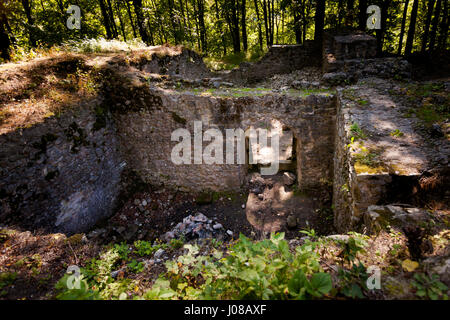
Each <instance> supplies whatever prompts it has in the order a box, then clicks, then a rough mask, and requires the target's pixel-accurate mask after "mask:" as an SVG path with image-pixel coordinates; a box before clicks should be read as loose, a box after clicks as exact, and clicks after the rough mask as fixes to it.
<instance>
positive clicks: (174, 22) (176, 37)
mask: <svg viewBox="0 0 450 320" xmlns="http://www.w3.org/2000/svg"><path fill="white" fill-rule="evenodd" d="M199 1H200V0H199ZM167 4H168V7H169V16H170V23H171V25H172V32H173V38H174V40H175V44H176V45H177V44H178V43H179V42H180V35H179V31H178V30H177V24H178V23H177V18H176V17H175V14H174V10H173V8H174V3H173V0H167Z"/></svg>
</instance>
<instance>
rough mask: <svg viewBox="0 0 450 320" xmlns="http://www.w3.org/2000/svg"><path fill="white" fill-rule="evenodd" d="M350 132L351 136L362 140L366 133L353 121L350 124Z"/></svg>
mask: <svg viewBox="0 0 450 320" xmlns="http://www.w3.org/2000/svg"><path fill="white" fill-rule="evenodd" d="M350 134H351V137H354V138H355V139H360V140H364V139H366V138H367V135H366V134H365V133H364V131H363V130H362V129H361V128H360V126H359V125H358V124H357V123H356V122H353V123H352V125H351V126H350Z"/></svg>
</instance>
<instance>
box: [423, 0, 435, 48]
mask: <svg viewBox="0 0 450 320" xmlns="http://www.w3.org/2000/svg"><path fill="white" fill-rule="evenodd" d="M435 2H436V0H429V2H428V10H427V19H426V20H425V27H424V31H423V38H422V52H425V50H426V49H427V42H428V33H429V32H430V23H431V18H432V16H433V9H434V3H435Z"/></svg>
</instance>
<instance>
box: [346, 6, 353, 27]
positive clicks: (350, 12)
mask: <svg viewBox="0 0 450 320" xmlns="http://www.w3.org/2000/svg"><path fill="white" fill-rule="evenodd" d="M354 6H355V0H347V8H346V9H347V14H346V16H345V25H346V26H352V24H353V21H354V19H353V9H354Z"/></svg>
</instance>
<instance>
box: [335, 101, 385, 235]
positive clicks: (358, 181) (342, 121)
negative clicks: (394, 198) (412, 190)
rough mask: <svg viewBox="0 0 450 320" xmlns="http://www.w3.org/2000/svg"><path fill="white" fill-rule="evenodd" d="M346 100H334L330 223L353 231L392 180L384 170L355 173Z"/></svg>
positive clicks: (381, 196)
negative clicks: (334, 121) (381, 171)
mask: <svg viewBox="0 0 450 320" xmlns="http://www.w3.org/2000/svg"><path fill="white" fill-rule="evenodd" d="M347 103H348V100H346V99H344V98H343V97H342V94H340V95H339V98H338V100H337V115H336V132H335V135H336V137H335V147H334V148H335V154H334V178H333V207H334V225H335V227H336V229H337V230H338V231H339V232H347V231H351V230H354V229H355V228H356V227H357V226H358V224H359V223H360V222H361V221H362V218H363V215H364V214H365V212H366V211H367V208H368V207H369V206H371V205H374V204H378V203H379V202H380V201H381V200H382V199H384V198H386V195H387V192H388V186H389V184H390V183H391V181H392V177H391V175H389V174H387V173H364V172H357V171H356V170H355V166H354V161H355V160H354V159H353V156H352V154H351V152H350V143H351V136H352V135H351V125H352V123H353V122H354V121H355V119H354V116H353V115H352V113H351V109H350V108H349V107H348V106H346V104H347Z"/></svg>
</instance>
